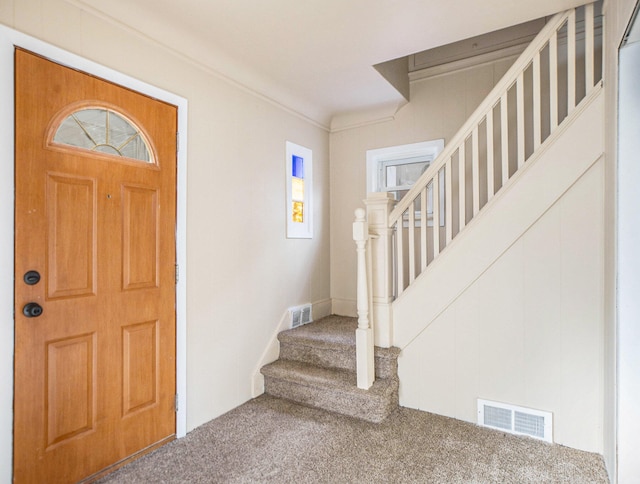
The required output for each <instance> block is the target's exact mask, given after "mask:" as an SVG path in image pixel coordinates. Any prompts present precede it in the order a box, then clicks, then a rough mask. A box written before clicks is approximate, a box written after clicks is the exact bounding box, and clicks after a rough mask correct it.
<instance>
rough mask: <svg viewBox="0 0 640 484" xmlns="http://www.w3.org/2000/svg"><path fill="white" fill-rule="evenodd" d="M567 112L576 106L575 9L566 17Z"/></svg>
mask: <svg viewBox="0 0 640 484" xmlns="http://www.w3.org/2000/svg"><path fill="white" fill-rule="evenodd" d="M567 83H568V84H567V93H568V95H567V98H568V99H567V104H568V106H567V114H569V113H571V111H573V108H574V107H575V106H576V11H575V9H573V10H572V11H571V13H570V14H569V18H568V19H567Z"/></svg>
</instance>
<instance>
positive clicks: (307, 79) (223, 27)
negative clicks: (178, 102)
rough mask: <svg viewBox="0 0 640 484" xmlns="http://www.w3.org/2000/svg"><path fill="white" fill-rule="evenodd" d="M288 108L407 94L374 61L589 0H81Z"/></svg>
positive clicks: (376, 103) (315, 109)
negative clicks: (393, 84) (382, 73)
mask: <svg viewBox="0 0 640 484" xmlns="http://www.w3.org/2000/svg"><path fill="white" fill-rule="evenodd" d="M75 3H79V4H82V5H85V6H88V7H90V8H92V9H94V10H97V11H99V12H102V13H103V14H105V15H107V16H109V17H112V18H114V19H116V20H118V21H119V22H122V23H124V24H126V25H128V26H130V27H132V28H133V29H135V30H137V31H139V32H141V33H142V34H144V35H146V36H148V37H150V38H152V39H154V40H156V41H158V42H160V43H162V44H164V45H166V46H169V47H170V48H172V49H174V50H175V51H178V52H180V53H181V54H183V55H186V56H188V57H190V58H192V59H195V60H197V61H198V62H200V63H201V64H203V65H205V66H207V67H208V68H210V69H213V70H214V71H216V72H217V73H219V74H220V75H222V76H224V77H226V78H229V79H231V80H233V81H235V82H237V83H239V84H241V85H243V86H245V87H247V88H249V89H251V90H253V91H256V92H258V93H260V94H261V95H263V96H266V97H268V98H269V99H271V100H273V101H275V102H277V103H280V104H282V105H284V106H286V107H287V108H289V109H291V110H293V111H296V112H297V113H299V114H301V115H303V116H305V117H307V118H309V119H311V120H313V121H315V122H316V123H318V124H320V125H322V126H329V125H330V123H331V119H332V117H334V116H336V115H341V114H346V113H352V112H356V111H360V110H364V109H371V108H376V107H380V106H384V105H390V104H399V103H401V102H403V98H402V97H401V96H400V95H399V94H398V93H397V91H396V90H395V89H394V88H393V87H391V86H390V85H389V84H388V83H387V82H386V81H385V80H384V79H383V78H382V76H381V75H380V74H378V72H377V71H376V70H375V69H374V68H373V67H372V66H373V65H374V64H378V63H380V62H384V61H387V60H390V59H394V58H397V57H402V56H405V55H408V54H412V53H414V52H418V51H423V50H427V49H430V48H433V47H437V46H440V45H444V44H448V43H450V42H455V41H458V40H461V39H465V38H468V37H472V36H475V35H479V34H483V33H486V32H491V31H493V30H497V29H500V28H504V27H508V26H511V25H515V24H518V23H522V22H525V21H528V20H532V19H536V18H539V17H543V16H546V15H550V14H552V13H555V12H558V11H560V10H563V9H565V8H569V7H573V6H577V5H580V4H582V3H584V0H511V1H505V0H109V1H108V2H107V1H105V0H76V1H75Z"/></svg>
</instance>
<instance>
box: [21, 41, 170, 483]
mask: <svg viewBox="0 0 640 484" xmlns="http://www.w3.org/2000/svg"><path fill="white" fill-rule="evenodd" d="M15 79H16V93H15V94H16V105H15V110H16V111H15V114H16V155H15V156H16V157H15V177H16V202H15V227H16V228H15V335H16V336H15V338H16V339H15V404H14V480H15V482H28V483H31V482H34V483H35V482H76V481H78V480H81V479H84V478H86V477H88V476H91V475H94V474H95V473H97V472H99V471H101V470H103V469H105V468H108V467H109V466H112V465H114V464H116V463H118V462H120V461H122V460H123V459H126V458H128V457H130V456H132V455H134V454H136V453H138V452H140V451H142V450H144V449H146V448H148V447H150V446H153V445H155V444H158V443H161V442H163V441H167V440H169V439H171V438H172V437H173V436H174V434H175V410H174V396H175V393H176V381H175V375H176V367H175V346H176V345H175V328H176V324H175V222H176V200H175V195H176V131H177V124H176V123H177V110H176V108H175V107H174V106H171V105H168V104H165V103H163V102H160V101H157V100H154V99H151V98H149V97H146V96H144V95H141V94H139V93H136V92H133V91H131V90H128V89H125V88H122V87H120V86H117V85H114V84H112V83H110V82H106V81H104V80H101V79H98V78H95V77H92V76H90V75H87V74H85V73H82V72H78V71H75V70H73V69H69V68H66V67H63V66H60V65H58V64H55V63H53V62H51V61H48V60H46V59H43V58H41V57H38V56H36V55H34V54H31V53H28V52H25V51H22V50H17V51H16V77H15ZM28 271H37V272H38V273H39V274H40V275H41V279H40V281H39V282H37V283H35V284H28V283H27V282H25V280H24V276H25V274H26V273H27V272H28ZM28 303H36V304H38V305H39V306H40V307H41V308H42V313H41V314H40V315H37V313H38V311H35V313H32V316H33V317H28V315H25V314H24V313H23V308H24V307H25V305H27V304H28Z"/></svg>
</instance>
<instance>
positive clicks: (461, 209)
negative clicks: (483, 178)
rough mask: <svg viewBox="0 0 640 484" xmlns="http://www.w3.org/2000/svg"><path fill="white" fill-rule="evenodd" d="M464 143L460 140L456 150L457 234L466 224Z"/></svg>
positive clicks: (465, 156)
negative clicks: (460, 142)
mask: <svg viewBox="0 0 640 484" xmlns="http://www.w3.org/2000/svg"><path fill="white" fill-rule="evenodd" d="M466 143H467V140H462V144H461V145H460V147H459V148H458V199H459V202H458V203H459V205H458V213H459V216H458V233H460V232H462V229H463V228H464V226H465V225H466V224H467V186H466V185H467V180H466V173H467V170H466V164H467V163H466V158H467V155H466V153H465V144H466Z"/></svg>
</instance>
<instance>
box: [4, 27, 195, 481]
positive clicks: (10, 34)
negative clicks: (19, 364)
mask: <svg viewBox="0 0 640 484" xmlns="http://www.w3.org/2000/svg"><path fill="white" fill-rule="evenodd" d="M16 46H18V47H23V48H24V49H27V50H30V51H32V52H35V53H37V54H39V55H42V56H44V57H47V58H49V59H51V60H53V61H55V62H58V63H60V64H63V65H66V66H69V67H72V68H74V69H78V70H81V71H84V72H87V73H89V74H93V75H95V76H98V77H101V78H103V79H107V80H109V81H111V82H114V83H116V84H119V85H121V86H125V87H128V88H130V89H133V90H136V91H138V92H141V93H143V94H147V95H149V96H152V97H154V98H156V99H160V100H162V101H165V102H167V103H170V104H173V105H175V106H178V130H179V135H178V136H179V139H178V143H179V151H178V174H177V175H178V178H177V226H176V261H177V263H178V265H179V267H180V278H179V281H178V284H177V286H176V346H177V347H176V385H177V391H178V395H179V401H178V412H177V416H176V433H177V436H178V437H182V436H184V435H185V434H186V432H187V413H186V409H187V400H186V398H187V391H186V390H187V364H186V363H187V354H186V353H187V345H186V342H187V340H186V336H187V318H186V303H187V287H186V286H187V285H186V281H187V264H186V262H187V246H186V240H187V236H186V235H187V231H186V221H187V195H186V188H187V153H186V147H187V100H186V99H185V98H183V97H180V96H177V95H175V94H173V93H170V92H167V91H165V90H162V89H159V88H157V87H154V86H152V85H149V84H147V83H145V82H142V81H139V80H137V79H134V78H132V77H129V76H127V75H125V74H122V73H119V72H117V71H114V70H112V69H109V68H107V67H104V66H101V65H99V64H96V63H95V62H92V61H89V60H87V59H84V58H82V57H79V56H77V55H75V54H72V53H70V52H67V51H65V50H62V49H59V48H57V47H54V46H52V45H49V44H47V43H45V42H42V41H40V40H38V39H35V38H33V37H30V36H28V35H25V34H22V33H20V32H18V31H16V30H13V29H10V28H8V27H5V26H3V25H0V106H2V107H1V109H0V228H1V230H0V268H2V270H1V271H0V382H1V383H0V469H3V471H0V481H1V482H10V480H11V468H12V449H13V386H14V382H13V356H14V313H13V311H14V308H13V291H14V289H13V263H14V247H13V244H14V240H13V233H14V228H15V225H14V224H15V221H14V201H15V199H14V193H15V187H14V109H13V106H14V49H15V47H16ZM5 469H6V471H5ZM6 472H8V474H6V475H5V473H6Z"/></svg>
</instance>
